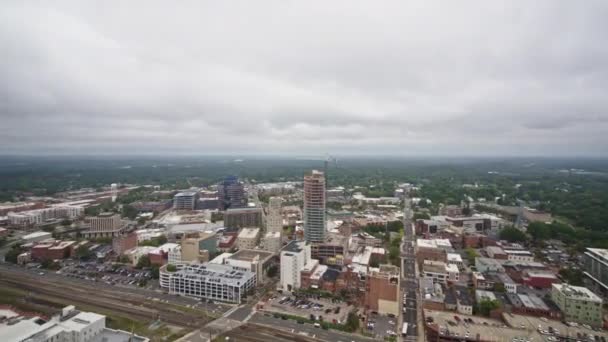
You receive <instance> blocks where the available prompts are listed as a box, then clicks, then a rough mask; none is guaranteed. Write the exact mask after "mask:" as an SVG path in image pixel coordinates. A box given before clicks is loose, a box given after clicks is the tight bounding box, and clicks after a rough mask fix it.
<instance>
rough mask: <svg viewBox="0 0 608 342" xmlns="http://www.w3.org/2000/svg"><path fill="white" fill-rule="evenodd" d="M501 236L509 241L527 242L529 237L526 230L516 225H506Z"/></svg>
mask: <svg viewBox="0 0 608 342" xmlns="http://www.w3.org/2000/svg"><path fill="white" fill-rule="evenodd" d="M499 237H500V238H501V239H502V240H507V241H509V242H525V241H526V240H527V239H528V237H527V236H526V234H525V233H524V232H522V231H521V230H519V229H517V228H515V227H506V228H503V229H502V230H501V231H500V234H499Z"/></svg>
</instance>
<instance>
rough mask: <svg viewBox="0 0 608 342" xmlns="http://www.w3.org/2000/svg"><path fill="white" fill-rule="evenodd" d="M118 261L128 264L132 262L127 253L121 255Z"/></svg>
mask: <svg viewBox="0 0 608 342" xmlns="http://www.w3.org/2000/svg"><path fill="white" fill-rule="evenodd" d="M118 262H120V263H122V264H128V263H130V262H131V260H129V257H128V256H126V255H124V254H123V255H121V256H119V257H118Z"/></svg>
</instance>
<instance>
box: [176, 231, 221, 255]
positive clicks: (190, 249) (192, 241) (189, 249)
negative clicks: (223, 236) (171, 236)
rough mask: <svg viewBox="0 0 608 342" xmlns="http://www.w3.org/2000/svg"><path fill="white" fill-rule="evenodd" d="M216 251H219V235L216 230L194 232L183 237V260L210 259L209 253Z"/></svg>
mask: <svg viewBox="0 0 608 342" xmlns="http://www.w3.org/2000/svg"><path fill="white" fill-rule="evenodd" d="M215 252H217V235H216V234H215V233H214V232H201V233H194V234H191V235H187V236H185V237H184V238H182V241H181V259H182V262H192V261H195V262H205V261H209V259H208V258H209V255H210V254H214V253H215Z"/></svg>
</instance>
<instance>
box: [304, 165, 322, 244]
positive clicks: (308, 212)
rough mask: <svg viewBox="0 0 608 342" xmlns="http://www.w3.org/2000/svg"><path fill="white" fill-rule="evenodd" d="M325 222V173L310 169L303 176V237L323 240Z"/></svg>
mask: <svg viewBox="0 0 608 342" xmlns="http://www.w3.org/2000/svg"><path fill="white" fill-rule="evenodd" d="M326 225H327V224H326V222H325V175H324V174H323V172H321V171H317V170H312V172H311V173H310V174H307V175H305V176H304V237H305V238H306V241H307V242H323V241H324V238H325V230H326Z"/></svg>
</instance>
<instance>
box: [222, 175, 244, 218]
mask: <svg viewBox="0 0 608 342" xmlns="http://www.w3.org/2000/svg"><path fill="white" fill-rule="evenodd" d="M217 192H218V199H219V204H220V209H221V210H226V209H229V208H243V207H245V206H247V197H246V196H245V187H244V186H243V183H241V182H239V179H238V177H236V176H228V177H226V178H225V179H224V180H223V181H222V182H221V183H220V184H218V186H217Z"/></svg>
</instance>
